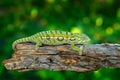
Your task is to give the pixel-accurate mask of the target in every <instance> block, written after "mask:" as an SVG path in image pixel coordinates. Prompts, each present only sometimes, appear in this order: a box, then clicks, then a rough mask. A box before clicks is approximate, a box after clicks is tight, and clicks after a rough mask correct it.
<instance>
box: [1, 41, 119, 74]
mask: <svg viewBox="0 0 120 80" xmlns="http://www.w3.org/2000/svg"><path fill="white" fill-rule="evenodd" d="M76 46H78V47H80V46H83V54H82V55H79V54H78V52H76V51H73V50H72V49H71V47H70V45H58V46H43V47H40V48H39V50H35V46H34V44H31V43H22V44H17V45H16V49H15V52H14V54H13V56H12V58H11V59H8V60H4V61H3V65H4V66H5V67H6V68H7V69H8V70H17V71H28V70H70V71H77V72H86V71H95V70H98V69H99V68H120V44H108V43H104V44H90V45H76Z"/></svg>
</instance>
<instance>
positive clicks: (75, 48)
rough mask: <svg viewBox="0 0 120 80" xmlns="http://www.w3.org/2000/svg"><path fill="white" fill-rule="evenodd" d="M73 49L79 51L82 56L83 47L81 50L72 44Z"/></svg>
mask: <svg viewBox="0 0 120 80" xmlns="http://www.w3.org/2000/svg"><path fill="white" fill-rule="evenodd" d="M71 48H72V49H73V50H75V51H78V52H79V55H82V50H83V46H81V47H80V48H79V47H77V46H75V43H73V42H72V43H71Z"/></svg>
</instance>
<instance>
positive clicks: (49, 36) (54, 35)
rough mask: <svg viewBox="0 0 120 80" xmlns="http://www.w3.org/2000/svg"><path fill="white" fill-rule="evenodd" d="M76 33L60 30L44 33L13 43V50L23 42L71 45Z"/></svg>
mask: <svg viewBox="0 0 120 80" xmlns="http://www.w3.org/2000/svg"><path fill="white" fill-rule="evenodd" d="M73 34H74V33H70V32H66V31H58V30H50V31H42V32H39V33H36V34H34V35H32V36H30V37H26V38H22V39H18V40H16V41H15V42H14V43H13V49H14V47H15V45H16V44H18V43H23V42H35V43H38V42H39V43H41V44H46V45H59V44H70V42H71V41H72V40H73V39H74V36H73Z"/></svg>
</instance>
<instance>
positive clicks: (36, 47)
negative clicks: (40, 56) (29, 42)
mask: <svg viewBox="0 0 120 80" xmlns="http://www.w3.org/2000/svg"><path fill="white" fill-rule="evenodd" d="M40 46H42V43H41V42H40V41H36V45H35V50H38V49H39V47H40Z"/></svg>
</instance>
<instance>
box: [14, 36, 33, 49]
mask: <svg viewBox="0 0 120 80" xmlns="http://www.w3.org/2000/svg"><path fill="white" fill-rule="evenodd" d="M31 41H32V40H31V37H26V38H21V39H18V40H16V41H14V42H13V44H12V48H13V49H14V48H15V45H16V44H18V43H23V42H31Z"/></svg>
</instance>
